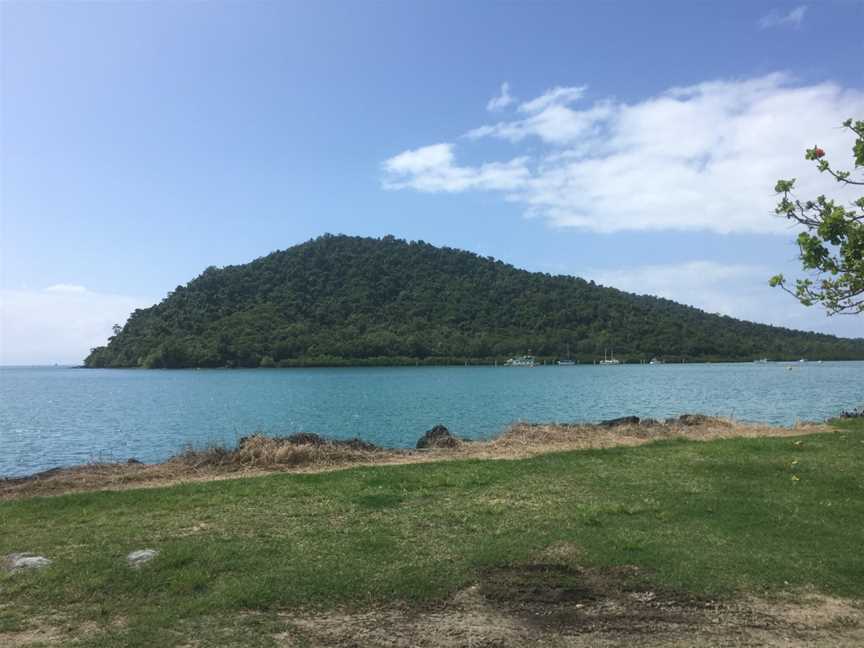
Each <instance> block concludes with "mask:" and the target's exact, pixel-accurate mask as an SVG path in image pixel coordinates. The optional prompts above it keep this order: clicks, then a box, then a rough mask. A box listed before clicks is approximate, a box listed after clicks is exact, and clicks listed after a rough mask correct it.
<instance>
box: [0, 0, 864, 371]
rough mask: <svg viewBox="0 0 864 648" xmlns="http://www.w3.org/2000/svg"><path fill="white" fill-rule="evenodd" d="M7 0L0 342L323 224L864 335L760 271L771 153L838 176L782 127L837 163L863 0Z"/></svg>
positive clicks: (790, 247)
mask: <svg viewBox="0 0 864 648" xmlns="http://www.w3.org/2000/svg"><path fill="white" fill-rule="evenodd" d="M0 17H2V24H0V29H2V34H0V36H2V39H0V48H2V49H0V54H2V61H0V66H2V69H0V73H2V77H0V81H2V86H0V88H2V89H0V92H2V97H0V98H2V111H0V137H2V140H0V164H2V166H0V218H2V223H0V227H2V229H0V264H2V265H0V268H2V278H0V280H2V285H0V288H2V298H3V299H2V307H3V308H2V329H0V345H2V346H0V362H3V363H22V362H54V361H57V362H78V361H80V359H81V357H82V356H83V355H84V354H85V353H86V352H87V350H88V348H89V347H90V346H93V345H95V344H98V343H101V342H102V341H103V340H104V338H105V336H106V335H107V334H108V333H109V330H110V325H111V324H112V323H114V322H115V321H121V320H123V319H124V317H125V315H126V314H128V312H129V311H130V310H131V309H132V308H134V307H137V306H143V305H149V304H151V303H153V302H155V301H157V300H158V299H160V298H161V297H163V296H164V294H165V293H166V292H167V291H168V290H171V289H173V288H174V287H175V286H177V285H178V284H183V283H186V282H187V281H189V280H190V279H192V278H193V277H194V276H196V275H197V274H198V273H199V272H201V270H203V269H204V268H205V267H207V266H209V265H226V264H233V263H243V262H246V261H249V260H251V259H253V258H255V257H258V256H261V255H263V254H266V253H268V252H270V251H273V250H276V249H282V248H285V247H288V246H290V245H293V244H295V243H298V242H301V241H303V240H306V239H308V238H310V237H313V236H316V235H318V234H321V233H324V232H334V233H335V232H344V233H349V234H360V235H371V236H379V235H383V234H394V235H396V236H399V237H403V238H407V239H423V240H426V241H429V242H432V243H435V244H443V245H450V246H455V247H460V248H465V249H469V250H473V251H476V252H478V253H481V254H484V255H493V256H496V257H499V258H501V259H503V260H505V261H507V262H510V263H513V264H515V265H517V266H520V267H524V268H528V269H531V270H539V271H544V272H554V273H569V274H576V275H581V276H586V277H590V278H594V279H595V280H597V281H600V282H601V283H605V284H607V285H615V286H618V287H621V288H624V289H627V290H631V291H635V292H649V293H657V294H662V295H664V296H668V297H671V298H674V299H677V300H679V301H682V302H685V303H690V304H694V305H697V306H699V307H703V308H705V309H707V310H709V311H712V312H723V313H728V314H730V315H734V316H738V317H744V318H746V319H753V320H757V321H764V322H770V323H777V324H782V325H786V326H792V327H796V328H806V329H811V330H821V331H826V332H832V333H837V334H842V335H855V336H861V335H864V320H862V319H861V318H860V317H859V318H852V317H833V318H830V319H829V318H826V317H825V316H824V314H822V313H820V312H819V311H817V310H814V309H805V308H803V307H801V306H799V305H798V304H797V303H796V302H794V301H793V300H792V299H791V298H787V296H785V295H783V294H780V293H779V292H777V291H772V290H771V289H769V288H767V286H766V282H767V278H768V277H769V276H770V275H771V274H774V273H775V272H778V271H784V272H786V273H787V274H791V275H794V274H795V268H796V264H795V254H796V249H795V246H794V244H793V238H794V231H793V230H791V229H790V228H789V227H788V226H786V225H785V224H783V223H782V222H779V221H777V220H775V219H774V218H773V216H772V213H771V208H772V205H773V202H774V200H773V196H772V188H773V184H774V182H775V180H776V179H777V178H778V177H781V176H798V177H799V178H801V180H800V182H802V183H803V185H802V188H803V189H806V190H809V191H811V192H814V193H818V192H821V191H824V192H835V193H836V187H835V186H833V185H830V184H825V183H824V182H823V181H822V180H821V179H820V178H818V177H815V171H813V170H812V169H810V168H809V167H808V166H806V165H805V163H804V162H803V159H802V153H803V147H805V146H811V145H813V144H814V143H817V142H818V143H819V144H820V146H823V148H826V150H827V151H828V153H829V156H831V157H832V159H834V160H837V161H844V162H845V161H847V160H848V159H849V150H848V149H849V146H850V145H851V140H850V139H849V138H848V136H846V135H845V134H844V133H843V132H842V131H841V130H840V129H839V128H838V124H839V120H840V119H842V118H845V117H847V116H856V117H859V118H860V117H864V66H862V65H861V61H862V60H864V36H862V31H861V29H860V25H861V24H864V2H861V1H852V0H848V1H837V2H819V3H816V2H811V3H808V4H802V3H800V2H793V3H782V2H764V3H763V2H752V1H751V2H722V3H721V2H714V3H707V2H706V3H702V2H697V3H694V2H653V3H643V2H591V3H588V2H583V3H536V2H531V3H527V2H525V3H515V2H508V3H491V2H376V3H372V2H368V3H362V2H350V3H349V2H341V3H327V2H314V3H312V2H304V3H294V2H278V3H277V2H274V3H264V2H233V3H222V2H207V3H175V2H148V3H137V2H136V3H131V2H130V3H120V2H112V3H45V2H42V3H29V2H28V3H22V2H5V3H3V4H2V5H0ZM504 83H507V84H508V85H507V87H506V91H503V88H502V84H504ZM556 89H557V90H556ZM496 99H497V101H496ZM851 112H854V113H855V114H854V115H853V114H847V113H851Z"/></svg>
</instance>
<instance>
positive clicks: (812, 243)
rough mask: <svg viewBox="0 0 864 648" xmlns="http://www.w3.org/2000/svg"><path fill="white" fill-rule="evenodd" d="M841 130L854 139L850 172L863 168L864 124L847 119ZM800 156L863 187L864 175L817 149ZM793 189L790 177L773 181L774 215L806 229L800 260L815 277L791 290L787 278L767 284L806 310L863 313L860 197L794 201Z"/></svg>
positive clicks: (801, 237) (779, 277)
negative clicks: (819, 308) (815, 307)
mask: <svg viewBox="0 0 864 648" xmlns="http://www.w3.org/2000/svg"><path fill="white" fill-rule="evenodd" d="M843 126H844V127H845V128H847V129H848V130H849V131H851V132H852V134H853V135H854V136H855V141H854V143H853V145H852V164H853V166H854V169H855V171H856V172H857V171H858V169H862V170H864V121H852V120H851V119H849V120H847V121H846V122H844V123H843ZM804 155H805V157H806V158H807V159H808V160H813V161H814V162H815V163H816V168H817V169H819V171H820V172H821V173H827V174H828V175H830V176H831V177H833V178H834V179H835V180H836V181H837V182H839V183H840V184H842V185H846V186H855V187H864V174H858V176H856V175H855V174H854V173H853V171H844V170H840V169H836V168H834V167H832V166H831V164H830V163H829V162H828V159H827V158H826V157H825V155H826V154H825V151H824V150H822V149H821V148H819V147H818V146H814V147H813V148H811V149H808V150H807V151H806V153H805V154H804ZM794 189H795V180H794V179H792V180H778V181H777V186H776V187H775V188H774V190H775V191H776V192H777V193H778V194H781V196H782V197H781V199H780V203H779V204H778V205H777V209H776V212H777V213H778V214H780V215H782V216H785V217H786V218H788V219H789V220H792V221H795V222H797V223H799V224H801V225H803V226H804V227H805V228H806V230H805V231H803V232H801V233H800V234H799V235H798V248H799V250H800V254H799V258H800V259H801V265H802V266H803V267H804V269H805V270H807V271H810V272H812V273H813V274H815V278H814V279H811V278H809V277H807V278H804V279H798V280H797V281H796V282H795V287H794V288H789V287H788V286H787V285H786V279H785V277H784V276H783V275H776V276H774V277H772V278H771V285H772V286H780V287H781V288H784V289H785V290H786V291H787V292H789V293H791V294H792V295H794V296H795V297H796V298H797V299H798V300H799V301H800V302H801V303H802V304H804V305H805V306H812V305H813V304H817V303H819V304H822V305H823V306H824V307H825V308H826V309H827V311H828V314H829V315H833V314H836V313H849V314H857V313H864V196H861V197H859V198H858V199H857V200H854V201H853V202H852V203H851V204H850V205H846V206H844V205H842V204H838V203H837V202H836V201H834V200H830V199H828V198H826V197H825V196H818V197H817V198H816V199H815V200H805V201H801V200H799V199H797V198H795V197H794V195H793V191H794Z"/></svg>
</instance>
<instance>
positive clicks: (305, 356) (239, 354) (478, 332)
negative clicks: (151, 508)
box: [85, 235, 864, 367]
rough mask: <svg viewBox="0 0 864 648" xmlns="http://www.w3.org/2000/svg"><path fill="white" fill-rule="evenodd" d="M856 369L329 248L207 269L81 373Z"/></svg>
mask: <svg viewBox="0 0 864 648" xmlns="http://www.w3.org/2000/svg"><path fill="white" fill-rule="evenodd" d="M568 347H569V349H570V352H571V355H572V357H573V358H574V359H578V360H579V361H581V362H591V361H593V360H596V359H597V358H598V357H599V358H602V357H603V350H604V348H607V347H614V349H615V356H616V357H618V358H620V359H621V360H622V361H630V362H638V361H640V360H648V359H650V358H653V357H658V358H662V359H665V360H667V361H673V362H674V361H679V360H681V359H686V360H752V359H756V358H762V357H768V358H771V359H782V358H785V359H798V358H801V357H804V358H807V359H810V360H815V359H826V360H827V359H864V339H855V340H850V339H842V338H837V337H833V336H829V335H821V334H815V333H804V332H800V331H792V330H789V329H783V328H777V327H772V326H766V325H762V324H753V323H750V322H744V321H741V320H736V319H733V318H730V317H723V316H719V315H710V314H708V313H705V312H703V311H700V310H698V309H696V308H691V307H689V306H682V305H680V304H677V303H675V302H672V301H669V300H666V299H659V298H655V297H646V296H637V295H632V294H629V293H625V292H621V291H619V290H615V289H613V288H604V287H602V286H598V285H595V284H594V283H593V282H587V281H584V280H582V279H577V278H574V277H568V276H551V275H547V274H542V273H534V272H527V271H525V270H518V269H516V268H514V267H512V266H510V265H507V264H505V263H502V262H501V261H496V260H494V259H492V258H483V257H480V256H477V255H476V254H472V253H470V252H463V251H460V250H454V249H450V248H437V247H434V246H432V245H429V244H428V243H424V242H422V241H417V242H411V243H408V242H406V241H402V240H398V239H395V238H393V237H390V236H388V237H385V238H383V239H371V238H358V237H348V236H331V235H325V236H322V237H320V238H317V239H314V240H311V241H308V242H307V243H303V244H301V245H297V246H295V247H292V248H289V249H287V250H284V251H281V252H274V253H273V254H270V255H268V256H265V257H262V258H260V259H256V260H255V261H252V262H251V263H247V264H245V265H238V266H229V267H225V268H215V267H211V268H208V269H207V270H205V271H204V272H203V273H202V274H201V276H199V277H197V278H196V279H194V280H193V281H191V282H189V283H188V284H187V285H186V286H178V287H177V289H176V290H174V291H173V292H171V293H169V295H168V296H167V297H166V298H165V299H164V300H162V302H160V303H159V304H157V305H155V306H152V307H151V308H146V309H141V310H136V311H135V312H134V313H132V315H131V317H130V318H129V321H128V322H127V323H126V325H125V326H124V327H123V329H122V330H121V331H119V333H117V334H116V335H115V336H113V337H112V338H110V340H109V342H108V345H107V346H104V347H98V348H96V349H93V351H92V352H91V353H90V355H89V356H88V357H87V359H86V360H85V364H86V366H88V367H138V366H142V367H225V366H231V367H257V366H273V365H277V366H278V365H281V366H294V365H327V364H332V365H338V364H402V363H411V364H414V363H415V362H419V363H452V362H459V363H461V362H465V361H475V362H476V361H489V362H491V361H493V360H495V359H497V360H499V361H501V360H504V359H506V358H508V357H510V356H513V355H517V354H526V353H531V354H534V355H536V356H538V357H541V358H548V359H550V360H551V359H555V358H558V357H562V356H564V355H565V354H566V353H567V349H568Z"/></svg>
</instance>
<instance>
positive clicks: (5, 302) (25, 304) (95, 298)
mask: <svg viewBox="0 0 864 648" xmlns="http://www.w3.org/2000/svg"><path fill="white" fill-rule="evenodd" d="M153 303H154V301H153V300H150V299H145V298H140V297H127V296H123V295H111V294H105V293H97V292H91V291H89V290H87V289H86V288H84V287H83V286H74V285H70V284H57V285H55V286H51V287H49V288H46V289H45V290H6V289H3V290H0V364H6V365H9V364H13V365H14V364H53V363H55V362H56V363H60V364H80V363H81V361H82V360H83V359H84V357H85V356H86V355H87V354H88V353H89V351H90V349H91V348H92V347H95V346H99V345H102V344H105V342H106V341H107V339H108V336H109V335H111V327H112V326H113V325H114V324H121V325H122V324H123V323H124V322H125V321H126V319H127V318H128V317H129V314H130V313H131V312H132V311H133V310H135V309H136V308H144V307H147V306H150V305H152V304H153Z"/></svg>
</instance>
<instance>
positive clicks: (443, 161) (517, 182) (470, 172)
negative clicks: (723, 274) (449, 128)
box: [384, 144, 530, 192]
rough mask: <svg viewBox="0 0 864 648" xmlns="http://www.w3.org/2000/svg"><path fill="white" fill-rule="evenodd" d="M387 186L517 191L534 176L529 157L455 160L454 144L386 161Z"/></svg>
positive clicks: (448, 190) (416, 151)
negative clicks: (466, 162) (471, 163)
mask: <svg viewBox="0 0 864 648" xmlns="http://www.w3.org/2000/svg"><path fill="white" fill-rule="evenodd" d="M384 172H385V178H386V180H385V187H386V188H387V189H407V188H410V189H416V190H418V191H426V192H436V191H443V192H457V191H466V190H469V189H480V190H491V191H513V190H516V189H519V188H520V187H522V186H524V184H525V182H527V181H528V180H529V178H530V173H529V171H528V167H527V166H526V158H514V159H512V160H510V161H508V162H490V163H487V164H483V165H480V166H476V167H471V166H458V165H456V164H455V163H454V155H453V145H452V144H432V145H431V146H424V147H422V148H419V149H414V150H412V151H404V152H403V153H400V154H399V155H396V156H395V157H392V158H390V159H389V160H387V161H386V162H384Z"/></svg>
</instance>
